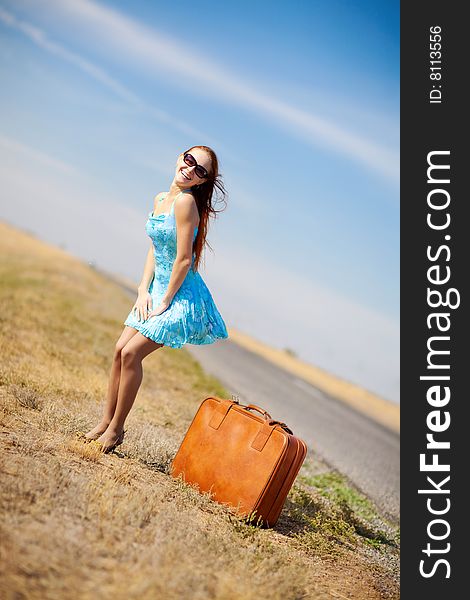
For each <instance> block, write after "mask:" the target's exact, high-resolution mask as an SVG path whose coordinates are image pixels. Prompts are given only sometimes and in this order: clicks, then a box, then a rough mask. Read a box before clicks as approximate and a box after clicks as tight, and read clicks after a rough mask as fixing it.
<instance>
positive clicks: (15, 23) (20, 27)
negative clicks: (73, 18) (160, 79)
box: [0, 7, 208, 139]
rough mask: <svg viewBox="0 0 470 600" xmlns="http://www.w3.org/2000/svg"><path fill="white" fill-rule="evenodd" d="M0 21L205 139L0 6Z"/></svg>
mask: <svg viewBox="0 0 470 600" xmlns="http://www.w3.org/2000/svg"><path fill="white" fill-rule="evenodd" d="M0 21H1V22H3V23H4V24H5V25H7V26H9V27H11V28H13V29H16V30H17V31H20V32H21V33H23V34H24V35H26V36H27V37H28V38H29V39H30V40H31V41H32V42H34V43H35V44H37V45H38V46H39V47H41V48H42V49H43V50H47V51H48V52H50V53H51V54H54V55H55V56H57V57H59V58H61V59H62V60H65V61H67V62H68V63H71V64H73V65H74V66H75V67H77V68H78V69H80V70H81V71H83V72H84V73H86V74H87V75H89V76H90V77H92V78H93V79H94V80H95V81H98V82H99V83H100V84H102V85H103V86H105V87H107V88H108V89H109V90H111V91H112V92H113V93H114V94H116V95H117V96H118V97H119V98H121V99H122V100H124V101H125V102H126V103H127V104H130V105H131V106H132V107H134V108H135V109H137V110H141V111H143V112H145V113H146V114H147V115H149V116H151V117H153V118H155V119H156V120H158V121H161V122H163V123H168V124H169V125H171V126H173V127H174V128H176V129H178V130H179V131H182V132H183V133H185V134H187V135H190V136H193V137H195V138H202V139H208V136H207V135H206V134H204V133H202V132H201V131H198V130H197V129H195V128H194V127H192V126H191V125H189V124H188V123H185V122H184V121H183V120H182V119H178V118H175V117H173V116H172V115H170V114H169V113H167V112H166V111H163V110H161V109H159V108H155V106H149V105H148V104H147V103H146V102H144V101H143V100H142V99H141V98H139V96H137V95H136V94H135V93H134V92H132V91H131V90H129V89H128V88H127V87H126V86H125V85H123V84H122V83H120V82H119V81H117V80H116V79H115V78H113V77H111V76H110V75H109V74H108V73H107V72H106V71H105V70H104V69H102V68H101V67H99V66H97V65H96V64H94V63H92V62H90V61H88V60H86V59H84V58H83V57H82V56H80V55H79V54H77V53H75V52H71V51H70V50H68V49H67V48H65V47H64V46H63V45H61V44H58V43H57V42H55V41H53V40H51V39H50V37H49V36H48V35H47V33H46V32H45V31H43V30H42V29H40V28H39V27H36V26H35V25H32V24H31V23H28V22H26V21H24V20H22V19H18V18H17V17H16V16H15V15H13V14H12V13H11V12H8V11H6V10H5V9H3V8H2V7H0Z"/></svg>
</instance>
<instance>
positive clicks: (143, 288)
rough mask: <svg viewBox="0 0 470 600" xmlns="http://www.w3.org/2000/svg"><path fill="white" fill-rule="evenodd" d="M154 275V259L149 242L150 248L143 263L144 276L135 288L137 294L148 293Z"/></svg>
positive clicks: (151, 244)
mask: <svg viewBox="0 0 470 600" xmlns="http://www.w3.org/2000/svg"><path fill="white" fill-rule="evenodd" d="M154 275H155V257H154V256H153V243H152V242H150V248H149V251H148V252H147V259H146V261H145V267H144V274H143V275H142V280H141V282H140V284H139V287H138V288H137V290H138V292H139V294H140V293H142V292H144V293H146V292H148V289H149V287H150V284H151V283H152V279H153V277H154Z"/></svg>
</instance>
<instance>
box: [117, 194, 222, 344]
mask: <svg viewBox="0 0 470 600" xmlns="http://www.w3.org/2000/svg"><path fill="white" fill-rule="evenodd" d="M182 193H184V192H180V194H182ZM180 194H178V196H179V195H180ZM166 195H167V194H165V196H163V197H162V198H161V199H160V201H159V202H160V203H161V202H162V201H163V198H165V197H166ZM178 196H176V198H175V199H174V200H173V204H172V205H171V208H170V211H169V212H168V213H160V214H158V215H155V216H154V215H153V212H150V213H149V217H148V220H147V223H146V225H145V229H146V232H147V234H148V235H149V237H150V239H151V240H152V242H153V255H154V258H155V272H154V277H153V280H152V282H151V283H150V286H149V290H148V291H149V293H150V295H151V296H152V310H153V309H155V308H157V306H159V304H160V302H161V300H162V299H163V296H164V295H165V292H166V290H167V287H168V283H169V281H170V276H171V271H172V268H173V263H174V261H175V258H176V250H177V246H176V218H175V213H174V205H175V201H176V199H177V198H178ZM197 230H198V227H197V226H196V227H195V229H194V237H193V242H194V239H195V238H196V236H197ZM195 258H196V254H195V253H193V257H192V262H191V268H190V269H189V271H188V273H187V275H186V277H185V279H184V281H183V283H182V284H181V286H180V287H179V289H178V291H177V292H176V294H175V295H174V297H173V300H172V302H171V304H170V305H169V306H168V308H167V309H166V310H165V311H163V312H162V313H161V314H159V315H154V316H153V317H150V318H148V319H146V320H139V319H138V317H137V316H134V313H133V312H132V311H131V312H130V313H129V315H128V317H127V319H126V320H125V321H124V325H128V326H129V327H133V328H134V329H137V331H139V332H140V333H141V334H142V335H144V336H145V337H147V338H149V339H151V340H153V341H154V342H156V343H158V344H163V345H165V346H170V347H172V348H181V347H182V346H183V345H184V344H198V345H199V344H212V343H213V342H215V341H216V340H217V339H224V338H228V333H227V328H226V326H225V323H224V320H223V319H222V316H221V315H220V313H219V311H218V310H217V307H216V305H215V303H214V300H213V298H212V296H211V293H210V291H209V290H208V288H207V286H206V284H205V283H204V280H203V279H202V277H201V276H200V274H199V273H197V272H194V271H193V270H192V266H193V265H194V261H195Z"/></svg>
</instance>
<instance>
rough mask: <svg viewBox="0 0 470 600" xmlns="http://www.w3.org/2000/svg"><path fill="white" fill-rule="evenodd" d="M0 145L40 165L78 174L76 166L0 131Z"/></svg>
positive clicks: (70, 173) (69, 173)
mask: <svg viewBox="0 0 470 600" xmlns="http://www.w3.org/2000/svg"><path fill="white" fill-rule="evenodd" d="M0 146H1V147H2V148H4V149H5V150H8V151H9V152H15V153H19V154H21V155H23V156H24V157H26V158H28V159H32V160H34V161H37V162H39V163H40V164H42V165H46V166H48V167H52V168H53V169H56V170H58V171H61V172H62V173H66V174H68V175H72V174H78V170H77V169H76V167H74V166H72V165H69V164H67V163H65V162H64V161H62V160H60V159H58V158H54V157H52V156H49V155H48V154H45V153H44V152H42V151H39V150H36V149H35V148H32V147H31V146H27V145H25V144H22V143H21V142H18V141H17V140H15V139H12V138H10V137H7V136H4V135H2V134H1V133H0Z"/></svg>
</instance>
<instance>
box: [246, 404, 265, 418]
mask: <svg viewBox="0 0 470 600" xmlns="http://www.w3.org/2000/svg"><path fill="white" fill-rule="evenodd" d="M240 406H242V408H246V409H248V410H257V411H258V412H260V413H261V414H262V415H263V417H264V418H265V419H266V420H267V419H272V417H271V415H270V414H269V413H268V412H266V411H265V410H264V409H263V408H260V407H259V406H256V404H241V405H240Z"/></svg>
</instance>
